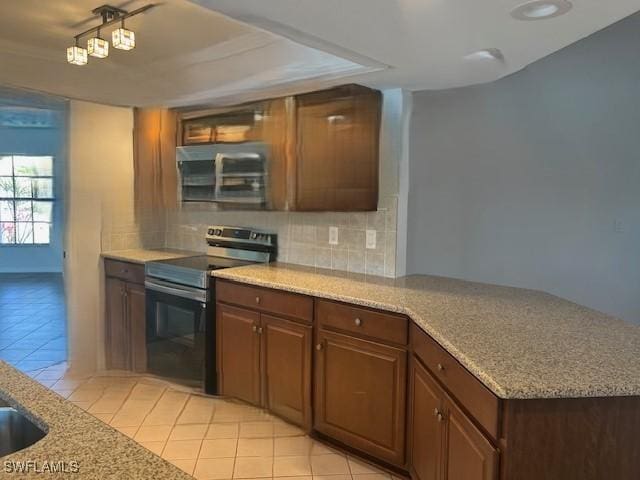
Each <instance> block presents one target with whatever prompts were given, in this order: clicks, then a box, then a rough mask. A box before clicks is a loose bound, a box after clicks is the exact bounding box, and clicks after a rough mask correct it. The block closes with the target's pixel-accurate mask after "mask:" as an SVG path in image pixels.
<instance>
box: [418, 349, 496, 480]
mask: <svg viewBox="0 0 640 480" xmlns="http://www.w3.org/2000/svg"><path fill="white" fill-rule="evenodd" d="M410 377H411V387H410V390H411V397H410V401H409V405H410V413H409V432H410V441H409V444H410V448H409V452H410V453H409V464H410V465H411V473H412V474H413V476H414V478H416V480H494V479H496V478H497V473H498V470H497V465H498V452H497V449H496V448H494V447H493V445H492V444H491V443H490V442H489V440H488V439H487V438H486V437H485V436H484V435H483V434H482V433H481V432H480V430H478V428H477V427H476V426H475V425H474V424H473V422H472V421H471V420H470V419H469V417H468V416H467V415H465V414H464V413H463V412H462V410H460V408H459V407H458V406H457V405H456V403H455V402H454V401H453V400H452V399H451V398H450V397H449V396H448V395H447V394H446V393H445V391H444V390H443V389H442V388H441V387H440V386H439V385H438V382H437V381H436V380H435V379H434V377H433V376H432V374H431V373H429V371H428V370H427V369H426V368H425V367H424V366H422V365H421V363H420V361H419V360H417V359H416V358H413V359H412V362H411V376H410Z"/></svg>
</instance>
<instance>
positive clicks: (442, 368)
mask: <svg viewBox="0 0 640 480" xmlns="http://www.w3.org/2000/svg"><path fill="white" fill-rule="evenodd" d="M438 370H440V371H441V372H442V371H443V370H444V365H442V364H441V363H439V364H438Z"/></svg>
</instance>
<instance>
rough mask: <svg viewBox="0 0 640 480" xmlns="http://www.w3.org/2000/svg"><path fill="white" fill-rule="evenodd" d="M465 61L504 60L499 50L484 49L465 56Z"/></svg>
mask: <svg viewBox="0 0 640 480" xmlns="http://www.w3.org/2000/svg"><path fill="white" fill-rule="evenodd" d="M464 59H465V60H504V55H503V54H502V52H501V51H500V49H499V48H483V49H482V50H478V51H477V52H473V53H470V54H469V55H465V56H464Z"/></svg>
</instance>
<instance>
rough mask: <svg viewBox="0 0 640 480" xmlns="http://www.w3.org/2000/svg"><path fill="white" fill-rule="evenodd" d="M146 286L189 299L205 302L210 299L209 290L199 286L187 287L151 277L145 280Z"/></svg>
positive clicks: (156, 290)
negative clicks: (201, 288)
mask: <svg viewBox="0 0 640 480" xmlns="http://www.w3.org/2000/svg"><path fill="white" fill-rule="evenodd" d="M144 286H145V288H146V289H147V290H153V291H154V292H160V293H166V294H167V295H175V296H176V297H181V298H187V299H189V300H196V301H198V302H203V303H206V302H208V301H209V291H208V290H200V289H199V288H192V287H186V286H183V285H176V284H175V283H169V282H163V281H161V280H149V279H146V280H145V281H144Z"/></svg>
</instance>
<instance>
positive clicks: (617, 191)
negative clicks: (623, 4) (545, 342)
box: [407, 15, 640, 323]
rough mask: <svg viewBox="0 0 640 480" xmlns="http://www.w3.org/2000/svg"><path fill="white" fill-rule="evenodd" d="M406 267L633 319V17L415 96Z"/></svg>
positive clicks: (638, 57) (639, 128)
mask: <svg viewBox="0 0 640 480" xmlns="http://www.w3.org/2000/svg"><path fill="white" fill-rule="evenodd" d="M407 265H408V270H409V272H410V273H428V274H436V275H446V276H453V277H460V278H465V279H470V280H477V281H484V282H491V283H499V284H507V285H514V286H520V287H528V288H535V289H542V290H546V291H549V292H551V293H554V294H557V295H560V296H562V297H565V298H568V299H571V300H573V301H576V302H578V303H582V304H585V305H588V306H590V307H593V308H596V309H598V310H601V311H605V312H607V313H611V314H614V315H616V316H619V317H622V318H624V319H627V320H629V321H633V322H637V323H640V16H639V15H634V16H632V17H629V18H627V19H625V20H624V21H622V22H620V23H618V24H616V25H613V26H612V27H609V28H608V29H606V30H603V31H601V32H599V33H597V34H595V35H593V36H591V37H588V38H586V39H584V40H582V41H580V42H578V43H576V44H574V45H572V46H570V47H568V48H566V49H564V50H562V51H560V52H558V53H556V54H554V55H552V56H550V57H547V58H545V59H543V60H541V61H539V62H537V63H535V64H533V65H531V66H529V67H528V68H526V69H525V70H523V71H521V72H519V73H517V74H515V75H512V76H510V77H507V78H504V79H502V80H499V81H497V82H494V83H491V84H486V85H482V86H475V87H469V88H462V89H455V90H448V91H440V92H417V93H415V94H414V103H413V117H412V122H411V133H410V191H409V230H408V257H407Z"/></svg>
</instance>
